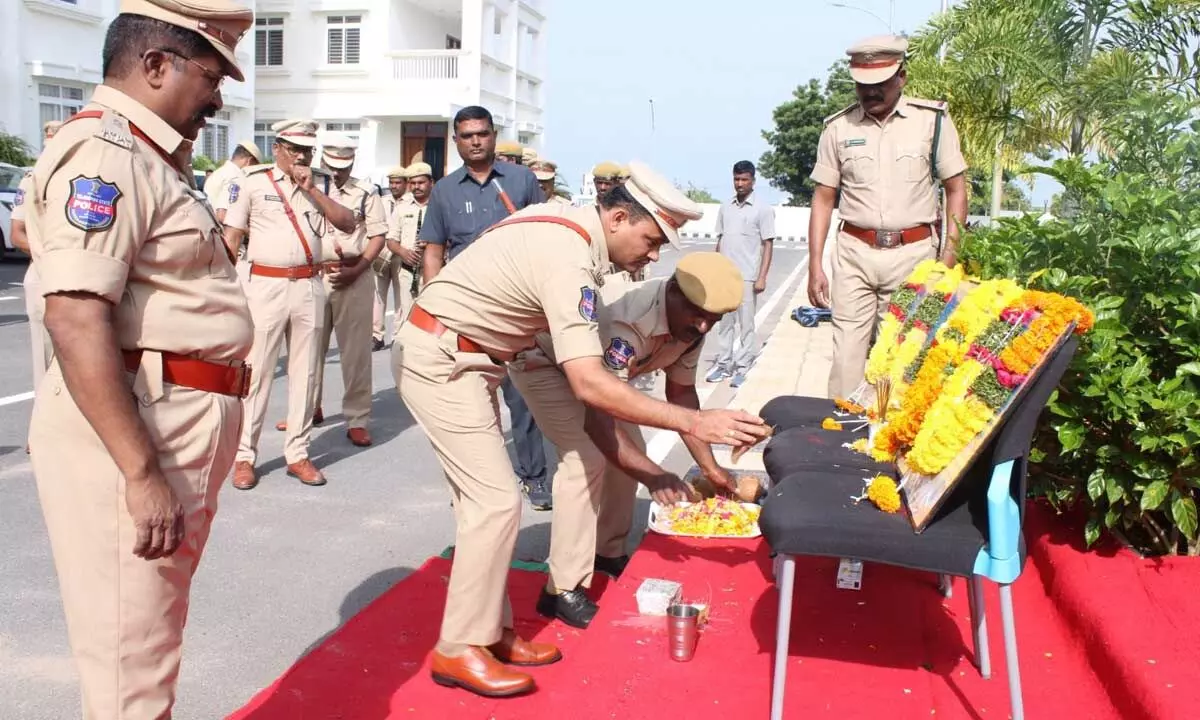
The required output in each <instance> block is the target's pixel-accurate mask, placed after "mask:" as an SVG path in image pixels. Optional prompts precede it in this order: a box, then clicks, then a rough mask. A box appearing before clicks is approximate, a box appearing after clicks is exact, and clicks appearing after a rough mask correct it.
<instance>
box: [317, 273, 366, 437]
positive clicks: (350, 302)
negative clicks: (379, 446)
mask: <svg viewBox="0 0 1200 720" xmlns="http://www.w3.org/2000/svg"><path fill="white" fill-rule="evenodd" d="M372 276H374V273H372V272H371V271H370V270H368V271H367V272H364V273H363V274H362V275H359V276H358V279H356V280H355V281H354V284H352V285H351V286H350V287H348V288H345V289H343V290H334V289H333V286H332V285H331V284H330V283H329V280H328V278H326V280H325V297H326V298H327V299H328V301H327V302H326V303H325V320H324V322H323V323H322V327H321V333H320V342H319V344H318V346H317V375H316V383H317V387H316V395H315V398H316V399H315V400H314V403H313V404H314V407H321V399H322V398H321V395H322V393H323V391H324V385H325V356H326V355H327V354H328V353H329V338H330V336H331V335H333V334H334V333H337V344H338V355H339V356H340V358H341V360H340V362H341V366H342V383H343V384H344V386H345V394H344V395H342V414H343V415H345V416H346V425H347V426H348V427H352V428H365V427H366V426H367V420H368V419H370V417H371V325H370V322H371V321H370V307H371V301H372V299H371V298H372V287H373V286H374V281H373V280H372Z"/></svg>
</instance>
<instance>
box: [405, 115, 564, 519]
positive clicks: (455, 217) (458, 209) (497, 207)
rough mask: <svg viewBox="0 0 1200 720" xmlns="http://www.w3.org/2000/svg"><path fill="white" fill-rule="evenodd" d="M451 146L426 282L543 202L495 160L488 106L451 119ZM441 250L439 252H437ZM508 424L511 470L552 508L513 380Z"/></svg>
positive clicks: (530, 182)
mask: <svg viewBox="0 0 1200 720" xmlns="http://www.w3.org/2000/svg"><path fill="white" fill-rule="evenodd" d="M454 144H455V145H456V146H457V147H458V155H459V157H461V158H462V161H463V166H462V167H460V168H459V169H457V170H455V171H454V172H452V173H450V174H449V175H447V176H446V177H444V178H442V179H441V180H438V181H437V184H436V185H434V186H433V193H432V194H431V195H430V196H429V206H428V208H427V209H426V212H425V223H424V224H423V225H422V226H421V234H420V236H419V239H420V240H421V241H422V242H424V243H426V246H425V252H424V254H423V255H422V257H421V276H422V279H423V280H424V282H429V281H430V280H432V279H433V277H434V276H435V275H437V274H438V272H439V271H441V269H442V267H443V266H444V265H445V264H446V263H447V262H449V261H451V260H453V259H454V258H455V257H456V256H457V255H458V254H459V253H461V252H462V251H463V250H465V249H467V247H468V246H470V244H471V243H473V242H475V238H477V237H479V235H480V234H481V233H482V232H483V231H484V230H486V229H488V228H489V227H491V226H492V225H494V224H496V223H497V222H500V221H501V220H503V219H504V218H506V217H508V216H509V215H511V214H512V213H514V212H516V211H518V210H520V209H522V208H524V207H526V206H527V205H534V204H537V203H540V202H542V201H543V195H542V189H541V186H539V185H538V181H537V178H536V177H534V175H533V172H532V171H530V170H529V168H527V167H524V166H522V165H517V164H515V163H507V162H501V163H497V162H496V128H495V125H494V124H493V123H492V114H491V113H490V112H488V110H487V108H483V107H479V106H478V105H472V106H470V107H465V108H463V109H462V110H459V111H458V113H457V114H456V115H455V116H454ZM439 250H440V251H441V252H438V251H439ZM500 387H501V389H502V390H503V392H504V403H505V405H507V406H508V413H509V416H510V417H511V420H512V439H513V448H514V450H515V451H516V453H515V454H516V462H515V463H513V469H514V470H515V471H516V473H517V477H519V478H521V483H522V485H523V486H524V488H525V491H526V493H527V494H528V495H529V502H530V504H532V505H533V507H534V508H535V509H537V510H549V509H550V508H551V491H550V485H549V482H548V479H547V477H546V451H545V447H544V445H543V441H542V431H541V430H539V429H538V426H537V423H535V422H534V420H533V414H532V413H531V412H529V408H528V406H526V405H525V400H524V398H522V397H521V395H520V393H518V392H517V389H516V388H515V387H513V385H512V381H510V380H509V379H508V377H507V376H505V379H504V382H503V384H502V385H501V386H500Z"/></svg>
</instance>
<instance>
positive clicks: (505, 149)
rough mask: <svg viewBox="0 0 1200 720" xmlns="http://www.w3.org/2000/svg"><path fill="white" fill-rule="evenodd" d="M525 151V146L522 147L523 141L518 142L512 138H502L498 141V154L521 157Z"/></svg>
mask: <svg viewBox="0 0 1200 720" xmlns="http://www.w3.org/2000/svg"><path fill="white" fill-rule="evenodd" d="M524 151H525V150H524V148H522V147H521V143H516V142H513V141H512V140H501V141H500V142H498V143H496V154H497V155H504V156H506V157H514V158H519V157H521V156H522V154H523V153H524Z"/></svg>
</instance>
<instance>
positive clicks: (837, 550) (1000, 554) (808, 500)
mask: <svg viewBox="0 0 1200 720" xmlns="http://www.w3.org/2000/svg"><path fill="white" fill-rule="evenodd" d="M1077 345H1078V341H1077V340H1076V339H1075V338H1074V337H1071V338H1069V339H1068V340H1067V341H1066V342H1065V343H1064V344H1063V346H1062V347H1060V348H1059V349H1058V350H1057V351H1056V352H1055V354H1054V355H1053V356H1052V357H1051V358H1050V359H1049V361H1048V362H1046V363H1045V365H1044V366H1043V367H1042V368H1041V370H1040V371H1039V372H1038V373H1037V375H1035V376H1034V377H1033V378H1031V379H1030V380H1029V382H1030V386H1029V387H1027V388H1026V391H1025V394H1024V395H1023V396H1022V397H1021V398H1020V399H1019V400H1018V401H1017V404H1016V406H1015V407H1014V408H1012V413H1011V414H1010V415H1009V416H1008V418H1007V419H1006V420H1005V422H1004V424H1003V425H1002V426H1001V427H1000V429H999V431H998V432H997V433H996V434H995V435H993V436H992V440H991V441H990V442H989V443H988V445H987V447H986V448H985V449H984V450H983V452H982V453H981V454H980V455H979V456H978V457H977V458H976V459H975V462H974V463H973V464H972V466H971V467H970V468H969V469H968V470H967V472H966V474H965V476H964V477H963V479H962V481H961V482H960V483H959V485H958V486H957V487H956V488H955V490H954V491H953V492H952V493H951V496H950V497H949V498H948V499H947V500H946V502H945V503H944V505H943V506H942V508H941V509H940V510H939V512H938V513H937V516H936V517H935V518H934V519H933V521H932V522H931V523H930V524H929V526H928V527H927V528H926V529H925V531H924V532H923V533H921V534H920V535H917V534H915V533H914V532H913V529H912V525H911V524H910V522H909V520H908V518H907V517H906V516H904V515H903V514H899V513H898V514H895V515H889V514H887V513H884V512H881V511H879V510H878V509H877V508H875V507H874V505H872V504H871V503H870V502H869V501H866V500H864V501H863V502H862V503H860V504H859V505H855V504H854V503H853V501H852V500H851V496H858V495H860V494H861V493H862V490H863V481H862V478H863V475H862V474H861V473H857V472H841V471H838V469H836V468H833V467H828V466H827V467H824V468H823V467H822V466H821V461H822V460H825V461H828V460H830V459H831V458H837V457H841V456H840V455H838V454H837V453H835V452H834V451H833V450H831V449H830V447H829V445H828V444H826V443H825V442H824V437H822V436H821V435H819V434H814V433H819V432H820V431H811V430H804V429H803V420H804V417H805V416H804V413H805V412H807V413H809V416H810V417H811V416H812V414H813V411H815V410H817V409H818V408H819V406H817V405H814V404H812V403H811V402H809V401H811V400H812V399H811V398H799V399H798V400H801V401H803V402H797V403H789V402H787V400H795V399H793V398H788V399H780V398H777V399H776V400H772V401H771V402H770V403H768V404H767V405H766V406H764V408H763V412H762V415H763V417H767V416H768V415H773V419H774V420H775V421H777V422H781V423H787V422H789V421H791V422H792V423H793V425H792V427H793V428H795V427H800V429H798V430H796V429H793V430H785V431H783V432H781V433H778V434H777V435H776V436H774V437H772V438H771V442H770V443H769V444H768V446H767V449H766V451H765V453H764V461H766V462H769V465H768V473H769V474H770V475H771V490H770V492H769V493H768V496H767V498H766V500H765V501H764V503H763V510H762V515H761V516H760V518H759V526H760V527H761V528H762V532H763V536H764V537H765V538H766V540H767V542H768V544H770V546H771V549H772V550H773V551H774V552H775V553H777V554H778V555H779V556H780V559H781V562H779V563H778V564H777V577H776V582H777V583H778V585H779V615H778V623H777V626H776V646H775V671H774V679H773V681H772V693H771V719H772V720H782V718H783V697H784V689H785V683H786V679H787V662H786V661H787V656H788V636H789V633H790V632H791V619H792V593H793V590H794V587H793V585H794V581H795V574H796V560H795V558H796V556H798V555H809V556H820V557H839V558H855V559H858V560H864V561H870V562H879V563H885V564H888V565H897V566H900V567H907V568H912V569H915V570H925V571H931V572H935V573H940V574H942V575H944V576H945V575H948V576H959V577H963V578H967V579H968V583H967V588H968V590H969V599H970V605H971V626H972V630H973V635H974V640H975V660H976V663H977V665H978V667H979V670H980V673H981V674H982V675H983V677H985V678H989V677H991V660H990V656H989V654H988V646H987V629H986V614H985V612H984V607H983V591H982V588H983V586H982V579H983V578H984V577H986V578H988V579H991V580H993V581H994V582H996V583H997V584H998V585H999V586H1000V615H1001V621H1002V625H1003V627H1004V644H1005V655H1006V656H1007V658H1008V662H1007V666H1008V682H1009V698H1010V700H1011V702H1012V717H1013V718H1014V720H1023V718H1024V706H1023V703H1022V699H1021V676H1020V669H1019V667H1018V664H1017V636H1016V630H1015V624H1014V620H1013V609H1012V588H1011V584H1012V582H1013V581H1015V580H1016V579H1017V577H1019V576H1020V574H1021V570H1022V568H1023V567H1024V563H1025V543H1024V539H1023V536H1022V533H1021V527H1022V520H1023V518H1024V505H1025V503H1024V499H1025V481H1026V464H1027V459H1028V456H1029V447H1030V443H1031V442H1032V439H1033V432H1034V429H1035V427H1036V424H1037V419H1038V416H1039V415H1041V412H1042V409H1043V408H1044V407H1045V405H1046V402H1047V401H1048V400H1049V398H1050V394H1051V393H1052V392H1053V390H1054V388H1055V386H1057V385H1058V381H1059V380H1060V379H1061V378H1062V376H1063V373H1064V372H1065V371H1066V369H1067V366H1068V365H1069V364H1070V362H1071V358H1072V356H1073V355H1074V353H1075V349H1076V347H1077ZM777 401H778V402H777ZM823 402H825V403H826V405H825V407H826V408H828V407H830V406H831V403H830V402H829V401H823ZM772 409H773V411H772ZM826 415H827V413H826ZM826 415H822V417H825V416H826ZM770 421H771V420H768V422H770ZM817 424H818V427H819V424H820V420H819V419H818V420H817ZM806 433H807V434H806ZM827 434H828V435H831V436H832V435H837V434H838V433H827ZM805 439H807V440H808V442H809V445H808V446H807V447H808V449H809V452H808V454H806V453H805V447H806V446H805V445H804V444H803V443H804V442H805ZM818 439H819V440H820V441H821V442H820V443H817V440H818ZM830 442H831V443H832V444H833V446H834V447H837V445H838V442H837V441H834V440H832V439H831V440H830ZM838 449H841V448H838ZM847 452H848V451H847ZM864 460H866V461H867V463H870V460H869V458H865V457H864ZM863 467H864V468H865V467H867V464H863Z"/></svg>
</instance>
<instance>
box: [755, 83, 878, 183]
mask: <svg viewBox="0 0 1200 720" xmlns="http://www.w3.org/2000/svg"><path fill="white" fill-rule="evenodd" d="M853 102H855V97H854V81H853V80H852V79H851V78H850V66H849V64H848V63H847V62H846V61H845V60H842V61H839V62H836V63H834V64H833V65H832V66H830V68H829V75H828V76H827V77H826V78H825V83H824V86H822V85H821V83H820V82H818V81H817V80H815V79H813V80H809V81H808V83H806V84H804V85H801V86H799V87H797V88H796V89H795V91H793V92H792V98H791V99H790V100H788V101H787V102H785V103H783V104H782V105H780V106H779V107H777V108H775V111H774V113H772V117H773V118H774V121H775V128H774V129H773V130H766V131H763V134H762V135H763V139H764V140H766V141H767V144H769V145H770V146H771V149H770V150H768V151H767V152H765V153H763V156H762V158H760V159H759V161H758V174H759V175H760V176H762V177H764V178H766V179H767V181H768V182H770V183H771V185H772V186H773V187H776V188H778V189H780V190H782V191H784V192H786V193H788V194H789V195H791V199H790V200H789V201H788V205H808V204H809V203H811V202H812V193H813V188H812V182H811V181H810V180H809V179H808V176H809V175H810V174H811V173H812V169H813V166H814V165H815V164H816V161H817V140H819V139H820V137H821V130H823V129H824V128H825V118H827V117H829V116H830V115H832V114H834V113H836V112H837V111H839V110H841V109H842V108H844V107H846V106H847V105H849V104H851V103H853Z"/></svg>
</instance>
